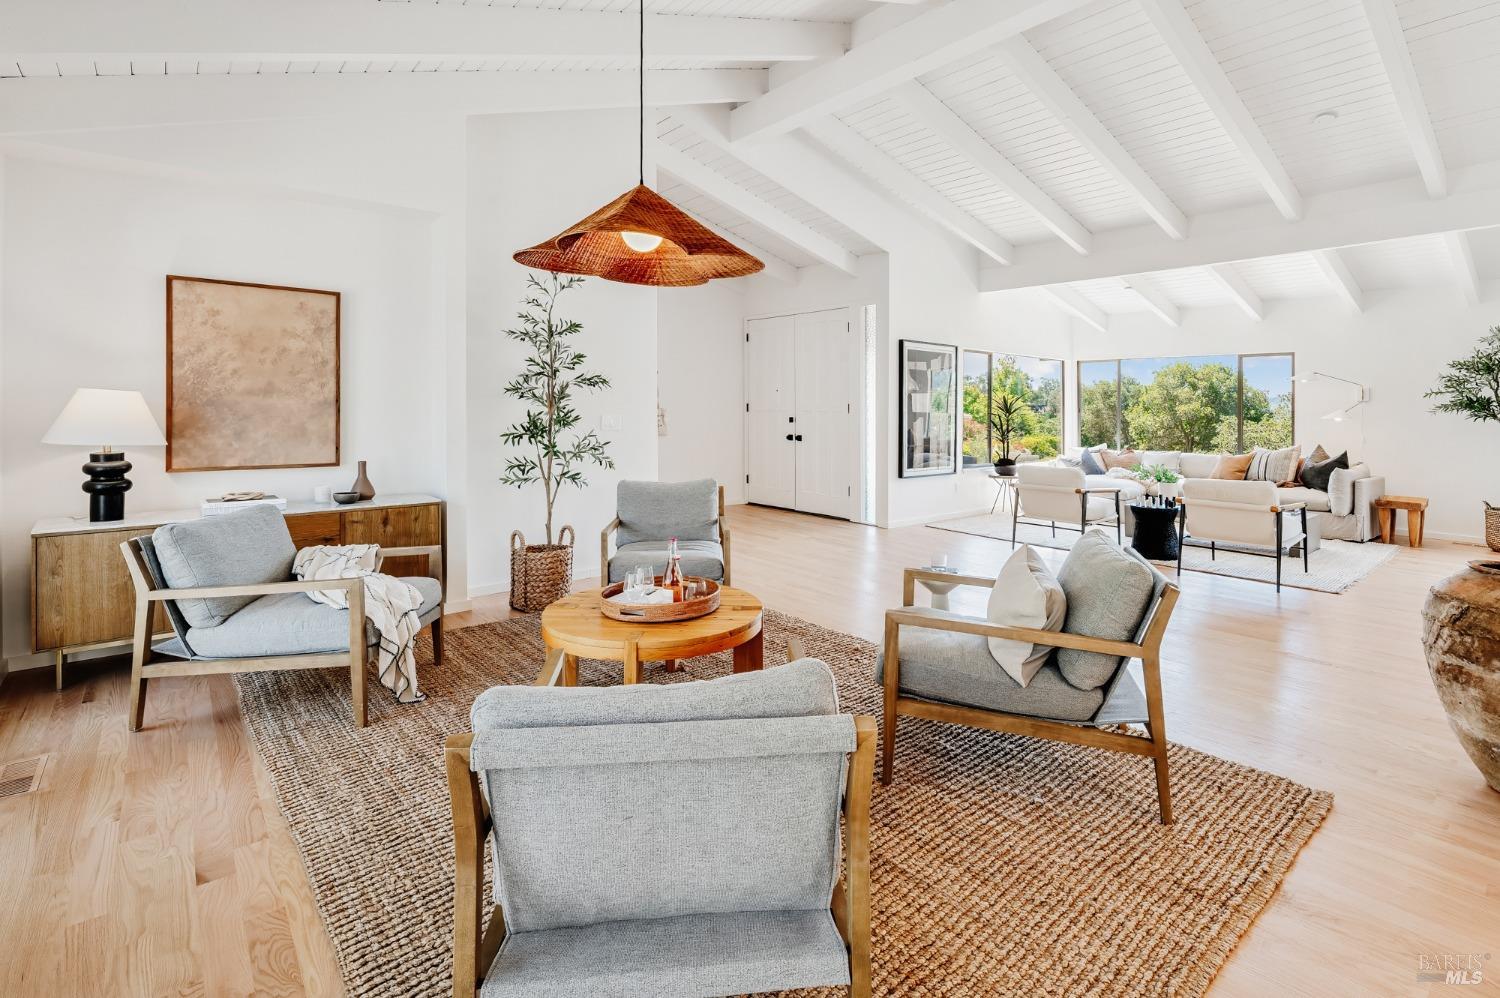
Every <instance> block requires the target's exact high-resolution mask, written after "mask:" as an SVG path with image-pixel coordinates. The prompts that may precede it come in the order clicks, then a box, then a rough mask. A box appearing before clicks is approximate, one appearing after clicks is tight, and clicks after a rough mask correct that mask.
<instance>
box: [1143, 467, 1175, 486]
mask: <svg viewBox="0 0 1500 998" xmlns="http://www.w3.org/2000/svg"><path fill="white" fill-rule="evenodd" d="M1130 473H1131V474H1132V475H1134V476H1135V479H1136V481H1138V482H1158V483H1160V484H1162V485H1176V484H1177V483H1178V482H1180V481H1182V476H1181V475H1179V474H1177V472H1175V471H1173V470H1172V469H1171V468H1168V467H1167V466H1166V465H1164V464H1152V465H1145V464H1138V465H1136V466H1135V467H1134V468H1131V469H1130Z"/></svg>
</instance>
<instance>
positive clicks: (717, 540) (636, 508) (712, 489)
mask: <svg viewBox="0 0 1500 998" xmlns="http://www.w3.org/2000/svg"><path fill="white" fill-rule="evenodd" d="M611 536H613V537H614V539H615V544H616V548H615V552H614V554H613V555H611V554H610V552H609V547H610V543H609V542H610V537H611ZM673 537H675V538H677V552H678V554H679V555H680V556H681V558H682V570H683V571H684V572H685V573H687V574H688V575H693V576H697V577H699V578H704V579H713V580H714V581H716V582H721V583H723V584H724V585H726V586H727V585H729V584H730V582H729V525H728V524H727V523H726V522H725V520H724V486H722V485H716V484H715V483H714V480H713V479H712V478H702V479H699V480H697V481H693V482H621V483H620V484H619V487H618V488H617V490H616V492H615V518H614V520H613V521H612V522H611V523H610V525H609V526H607V527H605V528H604V531H603V533H601V534H600V535H599V584H600V585H601V586H607V585H609V584H610V583H611V582H624V581H625V577H626V576H627V575H629V574H630V573H631V572H632V571H634V570H635V569H637V568H640V567H642V566H647V565H649V566H651V567H654V568H655V569H656V570H657V574H658V575H659V574H661V570H662V569H664V568H665V567H666V565H667V541H668V540H669V539H670V538H673Z"/></svg>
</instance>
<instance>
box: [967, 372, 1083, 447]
mask: <svg viewBox="0 0 1500 998" xmlns="http://www.w3.org/2000/svg"><path fill="white" fill-rule="evenodd" d="M969 354H974V355H975V356H981V355H982V356H985V357H988V358H989V361H988V362H987V363H986V364H985V372H986V373H987V375H988V377H987V378H986V379H985V386H984V393H985V399H986V401H988V399H989V394H990V391H991V390H992V389H993V388H994V385H995V358H996V357H1016V358H1020V357H1025V358H1026V359H1027V360H1036V361H1041V362H1042V363H1045V364H1056V365H1057V393H1058V399H1057V421H1058V424H1059V425H1058V428H1057V452H1058V454H1062V453H1064V452H1065V451H1066V450H1067V449H1068V362H1067V361H1065V360H1063V359H1062V358H1061V357H1043V356H1041V355H1040V354H1033V353H1018V352H1017V351H1015V350H970V349H969V348H968V347H963V348H961V349H960V351H959V363H958V366H959V381H960V384H962V382H963V379H964V378H966V377H967V375H966V374H964V373H963V371H964V364H963V362H964V359H965V358H966V357H968V355H969ZM959 411H960V413H961V412H962V406H960V410H959ZM962 429H963V420H962V417H961V416H960V419H959V430H960V431H962ZM984 435H985V440H986V441H987V450H986V453H988V454H989V455H990V459H989V460H988V461H986V462H984V463H982V464H964V463H963V434H962V432H960V434H959V465H960V467H961V468H962V469H963V470H964V471H983V472H992V471H994V470H995V437H994V433H993V432H992V431H991V430H990V428H989V421H988V420H986V421H985V428H984Z"/></svg>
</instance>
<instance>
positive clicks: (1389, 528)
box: [1375, 506, 1396, 544]
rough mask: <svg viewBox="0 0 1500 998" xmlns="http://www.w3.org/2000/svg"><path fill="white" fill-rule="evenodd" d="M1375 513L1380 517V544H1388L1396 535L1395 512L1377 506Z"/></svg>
mask: <svg viewBox="0 0 1500 998" xmlns="http://www.w3.org/2000/svg"><path fill="white" fill-rule="evenodd" d="M1375 512H1376V513H1378V514H1379V515H1380V543H1382V544H1389V543H1391V541H1392V540H1393V539H1394V535H1395V533H1396V511H1395V510H1394V509H1386V508H1385V507H1383V506H1377V507H1376V508H1375Z"/></svg>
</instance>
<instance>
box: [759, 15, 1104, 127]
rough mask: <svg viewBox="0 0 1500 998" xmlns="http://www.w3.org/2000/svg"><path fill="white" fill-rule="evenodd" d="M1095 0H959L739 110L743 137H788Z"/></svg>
mask: <svg viewBox="0 0 1500 998" xmlns="http://www.w3.org/2000/svg"><path fill="white" fill-rule="evenodd" d="M1088 2H1090V0H952V2H951V3H947V4H944V5H942V6H940V7H934V8H933V9H931V10H928V11H924V12H923V13H921V14H919V15H918V16H916V17H914V18H911V19H910V20H908V21H906V22H905V23H903V24H901V25H900V27H899V28H897V29H896V30H892V31H887V32H885V33H884V34H881V35H877V36H876V37H874V38H872V39H870V40H869V41H867V42H865V43H863V44H861V45H858V46H856V47H854V48H852V49H850V50H849V51H848V52H847V53H845V54H844V55H842V56H839V57H838V58H837V59H833V60H830V61H829V62H826V63H823V64H821V65H819V66H816V67H814V68H812V69H810V70H808V71H807V72H805V73H803V74H802V75H800V76H797V77H795V78H793V79H791V80H788V81H787V82H786V83H783V84H781V85H780V86H778V87H775V88H774V89H772V90H771V91H770V92H769V93H767V94H766V95H765V96H764V97H759V98H757V99H755V100H753V101H750V102H749V103H747V104H745V105H744V106H742V107H739V108H736V109H735V111H734V115H733V119H732V122H731V125H730V135H731V136H733V137H734V139H735V140H741V139H749V138H756V137H761V136H770V135H778V134H784V133H786V132H789V131H791V130H792V129H794V128H801V127H802V126H803V125H806V124H807V123H808V122H810V121H815V120H816V119H818V118H821V117H824V116H825V115H828V114H832V113H833V112H835V111H837V110H838V109H839V108H841V107H847V106H848V105H850V104H853V103H856V102H858V101H860V100H863V99H865V98H867V97H874V96H875V95H877V94H882V93H885V92H886V91H887V90H890V89H891V88H892V87H894V86H896V85H897V84H900V83H904V82H906V81H907V80H914V79H916V78H917V77H919V76H921V75H922V74H923V73H926V72H929V71H931V70H934V69H939V68H941V67H943V66H946V65H948V64H950V63H953V62H956V61H958V60H959V59H962V58H963V57H964V56H966V55H971V54H972V53H975V52H978V51H980V50H982V49H984V48H986V47H988V46H990V45H993V44H994V43H995V42H998V41H1000V40H1001V39H1003V38H1009V37H1010V36H1012V35H1017V34H1020V33H1021V32H1023V31H1026V30H1027V29H1029V28H1034V27H1036V26H1037V25H1040V24H1045V23H1046V22H1047V21H1050V20H1052V19H1053V18H1055V17H1059V16H1061V15H1063V14H1066V13H1068V12H1069V11H1072V10H1075V9H1077V8H1079V7H1082V6H1084V4H1086V3H1088Z"/></svg>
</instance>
